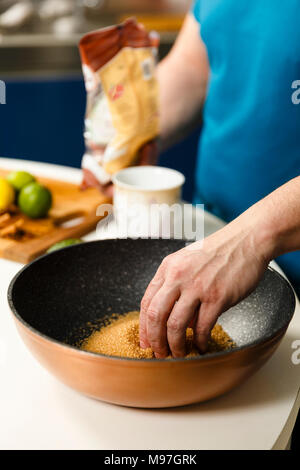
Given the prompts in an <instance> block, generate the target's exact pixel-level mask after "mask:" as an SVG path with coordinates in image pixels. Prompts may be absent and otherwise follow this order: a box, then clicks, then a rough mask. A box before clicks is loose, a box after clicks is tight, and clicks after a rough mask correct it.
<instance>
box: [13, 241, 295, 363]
mask: <svg viewBox="0 0 300 470" xmlns="http://www.w3.org/2000/svg"><path fill="white" fill-rule="evenodd" d="M140 239H141V238H140ZM111 240H114V239H105V240H92V241H88V242H84V243H80V244H76V245H71V246H67V247H65V248H61V249H60V250H63V251H65V250H72V249H73V250H74V249H77V248H78V247H82V245H85V244H87V245H92V244H98V243H99V242H101V243H103V242H104V243H105V242H106V241H111ZM126 240H133V241H135V240H136V239H133V238H126ZM161 240H164V239H161ZM166 240H169V239H166ZM174 240H175V239H174ZM178 241H183V242H187V243H190V241H189V240H184V239H178ZM60 250H59V251H60ZM57 251H58V250H57ZM55 253H56V252H55V251H54V252H52V253H45V254H44V255H42V256H39V257H38V258H36V259H35V260H33V261H31V262H30V263H28V264H26V265H25V266H23V267H22V268H21V269H20V270H19V271H18V272H17V273H16V274H15V275H14V277H13V278H12V280H11V281H10V283H9V286H8V290H7V301H8V305H9V308H10V310H11V312H12V314H13V316H14V317H15V319H17V320H18V321H19V323H20V324H21V325H22V326H23V327H24V328H25V330H29V332H30V333H31V334H33V335H34V336H36V337H37V338H39V339H40V338H41V339H42V340H44V341H46V342H47V343H49V344H51V343H53V344H54V345H55V346H56V347H57V346H59V347H61V348H64V349H66V350H67V351H70V352H72V351H73V352H74V351H75V352H77V353H78V354H81V355H83V357H84V356H86V357H91V358H101V359H109V360H113V361H120V360H121V361H130V362H132V363H134V362H135V363H137V364H138V363H143V364H153V363H175V362H176V363H178V362H185V363H186V362H194V361H201V362H203V361H204V362H206V361H210V360H216V359H224V358H225V357H228V356H231V355H233V354H235V353H238V352H240V351H243V350H246V349H250V348H252V347H255V346H264V345H265V344H266V343H268V342H269V341H271V340H272V339H274V338H276V337H280V336H281V335H282V334H284V333H285V331H286V330H287V328H288V326H289V323H290V322H291V320H292V318H293V316H294V314H295V308H296V296H295V292H294V289H293V287H292V286H291V284H290V282H289V281H288V280H287V279H286V278H285V277H284V276H282V274H281V273H279V272H278V271H277V270H276V269H274V268H272V267H271V266H269V265H268V266H267V270H269V271H271V272H272V273H273V274H274V275H275V276H277V277H279V278H280V280H281V282H283V283H284V284H285V285H286V286H287V288H288V290H289V291H290V292H291V293H292V298H293V300H292V302H293V308H292V314H291V315H290V318H289V320H288V321H287V322H286V324H285V325H284V326H282V327H281V328H279V329H278V330H276V331H275V333H272V334H270V335H268V336H266V337H265V338H264V339H263V341H261V340H260V339H257V340H255V341H252V342H250V343H248V344H246V345H243V346H238V347H235V348H233V349H228V350H225V351H219V352H215V353H208V354H204V355H201V354H199V356H193V357H180V358H164V359H157V358H152V359H146V358H142V359H138V358H133V357H123V356H109V355H106V354H100V353H94V352H90V351H85V350H83V349H80V348H78V347H76V346H73V345H71V344H67V343H63V342H62V341H59V340H57V339H54V338H51V336H48V335H46V334H44V333H41V332H40V331H39V330H37V329H36V328H34V327H33V326H31V325H30V324H29V323H27V322H26V321H25V320H24V319H23V317H22V316H21V315H20V314H19V313H18V311H17V309H16V308H15V306H14V303H13V300H12V292H13V289H14V286H15V283H16V282H17V280H18V278H19V277H20V276H21V275H22V274H23V272H24V271H26V270H27V269H29V268H30V267H31V266H33V265H34V264H36V263H38V262H39V261H40V260H41V259H44V258H46V257H48V256H52V255H55ZM223 313H225V312H223Z"/></svg>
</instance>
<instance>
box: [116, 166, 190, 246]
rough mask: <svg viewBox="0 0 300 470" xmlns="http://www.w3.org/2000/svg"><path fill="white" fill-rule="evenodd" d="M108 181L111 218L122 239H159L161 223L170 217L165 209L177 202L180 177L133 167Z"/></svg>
mask: <svg viewBox="0 0 300 470" xmlns="http://www.w3.org/2000/svg"><path fill="white" fill-rule="evenodd" d="M112 180H113V183H114V215H115V219H116V222H117V224H118V226H119V229H120V227H121V229H120V230H121V231H123V232H124V236H129V237H135V238H137V237H145V236H146V237H147V236H150V235H151V236H153V235H154V236H155V238H156V237H160V236H163V235H164V234H163V233H162V224H163V220H165V221H166V220H167V216H168V217H169V218H170V214H169V210H168V209H169V208H170V206H173V207H175V208H176V204H178V203H180V200H181V188H182V185H183V184H184V182H185V177H184V175H183V174H182V173H180V172H179V171H177V170H173V169H171V168H164V167H156V166H136V167H129V168H125V169H123V170H120V171H118V172H117V173H115V175H114V176H113V178H112ZM174 205H175V206H174ZM161 217H162V220H161ZM175 218H176V214H175ZM168 220H169V219H168ZM168 223H169V222H168ZM173 231H174V230H171V233H170V236H172V235H173Z"/></svg>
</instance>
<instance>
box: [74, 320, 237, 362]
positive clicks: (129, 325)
mask: <svg viewBox="0 0 300 470" xmlns="http://www.w3.org/2000/svg"><path fill="white" fill-rule="evenodd" d="M233 347H234V342H233V341H232V339H231V338H230V337H229V336H228V334H227V333H226V332H225V331H224V330H223V328H222V326H221V325H219V324H216V325H215V326H214V328H213V329H212V332H211V339H210V341H209V343H208V351H207V352H208V353H212V352H219V351H223V350H226V349H231V348H233ZM81 349H83V350H85V351H89V352H94V353H98V354H104V355H108V356H120V357H130V358H135V359H152V358H154V354H153V351H152V349H151V348H147V349H142V348H140V340H139V312H138V311H135V312H129V313H126V314H125V315H114V316H113V317H112V319H111V320H110V322H109V323H108V324H107V325H105V326H103V327H102V328H101V329H100V330H98V331H94V332H93V333H92V334H91V335H90V336H89V337H88V338H87V339H85V340H84V342H83V343H82V344H81ZM186 351H187V355H186V357H193V356H198V355H199V351H198V350H197V349H196V347H195V346H194V344H193V330H192V328H187V330H186Z"/></svg>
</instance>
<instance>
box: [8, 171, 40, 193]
mask: <svg viewBox="0 0 300 470" xmlns="http://www.w3.org/2000/svg"><path fill="white" fill-rule="evenodd" d="M6 179H7V181H8V182H9V183H10V184H11V185H12V186H13V187H14V188H15V190H16V191H20V190H21V189H22V188H23V187H24V186H26V184H29V183H32V182H33V181H35V177H34V176H32V175H31V174H30V173H28V172H27V171H11V172H10V173H9V174H8V175H7V177H6Z"/></svg>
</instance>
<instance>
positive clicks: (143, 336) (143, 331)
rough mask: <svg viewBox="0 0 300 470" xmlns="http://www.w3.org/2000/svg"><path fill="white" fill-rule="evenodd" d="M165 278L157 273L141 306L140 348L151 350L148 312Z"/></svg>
mask: <svg viewBox="0 0 300 470" xmlns="http://www.w3.org/2000/svg"><path fill="white" fill-rule="evenodd" d="M163 282H164V281H163V278H162V276H161V274H160V272H159V271H157V272H156V274H155V276H154V278H153V279H152V281H151V282H150V284H149V285H148V287H147V289H146V291H145V293H144V296H143V298H142V301H141V306H140V346H141V348H143V349H145V348H149V347H150V343H149V341H148V338H147V318H146V313H147V310H148V307H149V305H150V303H151V301H152V299H153V297H154V296H155V294H156V292H157V291H158V290H159V289H160V288H161V286H162V285H163Z"/></svg>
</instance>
